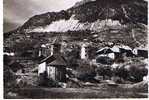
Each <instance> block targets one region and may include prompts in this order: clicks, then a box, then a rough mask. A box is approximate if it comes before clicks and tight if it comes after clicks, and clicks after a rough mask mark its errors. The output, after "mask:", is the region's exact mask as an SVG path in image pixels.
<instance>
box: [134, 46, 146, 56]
mask: <svg viewBox="0 0 149 100" xmlns="http://www.w3.org/2000/svg"><path fill="white" fill-rule="evenodd" d="M133 53H134V54H135V55H136V56H138V57H144V58H148V50H147V49H144V48H135V49H134V50H133Z"/></svg>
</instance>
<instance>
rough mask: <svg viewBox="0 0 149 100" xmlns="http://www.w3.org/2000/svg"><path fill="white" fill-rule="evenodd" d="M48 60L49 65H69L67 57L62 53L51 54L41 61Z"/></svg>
mask: <svg viewBox="0 0 149 100" xmlns="http://www.w3.org/2000/svg"><path fill="white" fill-rule="evenodd" d="M43 62H46V63H47V65H51V66H54V67H59V66H67V61H66V59H65V58H64V57H63V56H62V55H61V54H57V55H56V54H54V55H51V56H48V57H47V58H45V59H43V60H42V61H41V62H40V63H43Z"/></svg>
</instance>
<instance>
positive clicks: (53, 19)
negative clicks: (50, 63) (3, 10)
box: [4, 0, 147, 48]
mask: <svg viewBox="0 0 149 100" xmlns="http://www.w3.org/2000/svg"><path fill="white" fill-rule="evenodd" d="M12 33H13V35H11V34H12ZM34 33H35V34H34ZM54 33H58V34H60V33H61V34H63V35H64V37H65V38H67V39H68V42H69V40H71V41H78V40H79V41H83V39H86V40H87V41H88V42H92V43H97V44H99V42H101V43H102V42H120V43H122V44H125V45H129V46H131V47H133V48H134V47H140V46H142V47H145V46H146V44H147V38H146V37H147V2H145V1H144V0H83V1H81V2H78V3H76V5H74V6H73V7H72V8H70V9H68V10H66V11H64V10H62V11H60V12H48V13H45V14H41V15H35V16H33V17H32V18H30V19H29V20H28V21H27V22H26V23H24V25H23V26H21V27H19V28H18V29H17V30H15V31H13V32H9V35H8V34H7V35H8V36H7V35H5V34H4V38H5V37H7V39H8V40H9V39H11V40H15V39H16V40H15V41H17V39H18V41H22V42H23V41H24V40H23V39H29V40H32V39H35V40H37V38H38V39H39V37H38V36H39V34H40V35H42V36H40V39H41V40H42V39H43V40H45V39H46V40H48V41H47V42H49V41H51V39H52V38H53V36H54V37H56V36H57V34H54ZM69 33H70V34H71V36H70V34H69ZM32 34H34V38H33V37H32ZM37 34H38V35H37ZM76 34H77V35H76ZM81 34H82V35H81ZM83 34H86V35H88V36H86V35H83ZM47 35H48V38H47V37H45V36H47ZM10 36H11V37H10ZM17 36H18V38H16V37H17ZM51 36H52V37H51ZM76 36H78V37H76ZM23 37H24V38H23ZM50 37H51V38H50ZM74 38H75V39H74ZM7 39H5V40H4V41H6V42H8V41H7ZM37 41H38V40H37ZM44 43H45V42H44ZM4 44H5V43H4ZM7 44H9V42H8V43H7ZM14 44H15V43H14ZM40 44H41V43H39V45H40Z"/></svg>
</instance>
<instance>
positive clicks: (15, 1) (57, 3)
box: [3, 0, 81, 32]
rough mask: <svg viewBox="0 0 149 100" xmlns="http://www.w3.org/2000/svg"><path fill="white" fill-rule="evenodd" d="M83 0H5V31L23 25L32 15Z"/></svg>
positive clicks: (65, 7)
mask: <svg viewBox="0 0 149 100" xmlns="http://www.w3.org/2000/svg"><path fill="white" fill-rule="evenodd" d="M78 1H81V0H3V19H4V32H8V31H10V30H13V29H15V28H17V27H18V26H21V25H22V24H23V23H25V22H26V21H27V20H28V19H29V18H30V17H32V16H34V15H37V14H42V13H45V12H52V11H60V10H65V9H68V8H70V7H72V6H73V5H74V4H75V3H76V2H78Z"/></svg>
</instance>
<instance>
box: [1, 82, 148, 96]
mask: <svg viewBox="0 0 149 100" xmlns="http://www.w3.org/2000/svg"><path fill="white" fill-rule="evenodd" d="M13 93H14V94H15V95H11V96H10V95H9V96H8V95H5V97H4V98H17V99H23V98H32V99H40V98H49V99H50V98H51V99H54V98H55V99H56V98H147V97H148V96H147V90H142V91H140V89H136V88H133V87H131V86H129V85H126V84H125V85H119V86H109V85H107V84H100V85H99V86H98V87H86V88H43V87H38V88H37V87H35V88H21V89H13Z"/></svg>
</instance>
